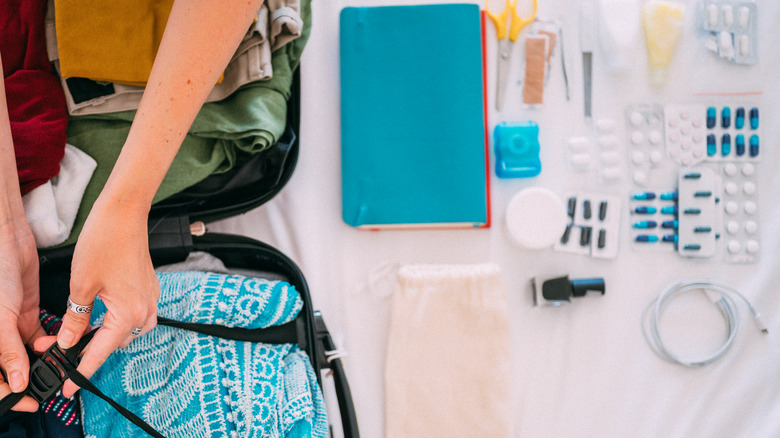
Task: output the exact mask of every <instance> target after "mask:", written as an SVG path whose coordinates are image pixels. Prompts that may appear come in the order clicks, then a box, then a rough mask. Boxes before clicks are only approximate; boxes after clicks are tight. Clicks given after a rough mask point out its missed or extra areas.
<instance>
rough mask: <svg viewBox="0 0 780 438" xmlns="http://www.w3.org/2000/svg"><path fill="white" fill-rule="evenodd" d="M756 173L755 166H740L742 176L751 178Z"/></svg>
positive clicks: (746, 164)
mask: <svg viewBox="0 0 780 438" xmlns="http://www.w3.org/2000/svg"><path fill="white" fill-rule="evenodd" d="M754 173H756V166H754V165H753V163H745V164H743V165H742V174H743V175H745V176H751V175H753V174H754Z"/></svg>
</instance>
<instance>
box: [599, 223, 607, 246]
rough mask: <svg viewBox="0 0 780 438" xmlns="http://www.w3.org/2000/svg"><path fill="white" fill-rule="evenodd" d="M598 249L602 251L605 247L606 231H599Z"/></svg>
mask: <svg viewBox="0 0 780 438" xmlns="http://www.w3.org/2000/svg"><path fill="white" fill-rule="evenodd" d="M598 246H599V249H604V247H605V246H607V230H605V229H604V228H602V229H600V230H599V243H598Z"/></svg>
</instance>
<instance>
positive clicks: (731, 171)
mask: <svg viewBox="0 0 780 438" xmlns="http://www.w3.org/2000/svg"><path fill="white" fill-rule="evenodd" d="M723 172H725V173H726V175H728V176H734V175H736V174H737V165H736V164H734V163H729V164H727V165H726V166H725V167H723Z"/></svg>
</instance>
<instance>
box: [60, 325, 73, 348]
mask: <svg viewBox="0 0 780 438" xmlns="http://www.w3.org/2000/svg"><path fill="white" fill-rule="evenodd" d="M75 340H76V334H75V333H73V332H72V331H70V330H68V329H63V330H60V333H59V335H58V336H57V343H58V344H60V347H62V348H64V349H66V350H67V349H68V348H70V347H72V346H73V343H74V341H75Z"/></svg>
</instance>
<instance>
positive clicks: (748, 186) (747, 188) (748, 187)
mask: <svg viewBox="0 0 780 438" xmlns="http://www.w3.org/2000/svg"><path fill="white" fill-rule="evenodd" d="M742 191H743V192H745V194H746V195H752V194H753V193H756V185H755V184H754V183H752V182H750V181H748V182H746V183H745V184H743V185H742Z"/></svg>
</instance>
